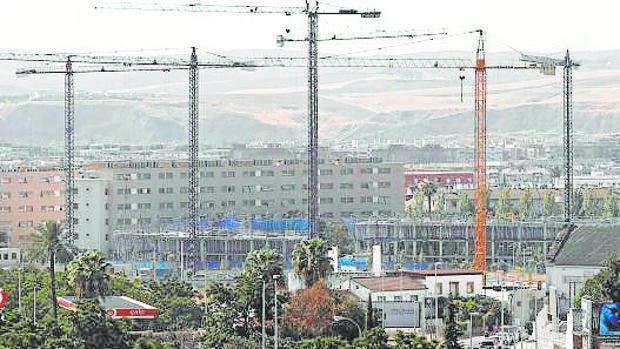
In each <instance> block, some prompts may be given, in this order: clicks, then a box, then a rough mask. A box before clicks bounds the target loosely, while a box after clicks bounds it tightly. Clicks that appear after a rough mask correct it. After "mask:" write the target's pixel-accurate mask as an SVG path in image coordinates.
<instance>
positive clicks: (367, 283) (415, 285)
mask: <svg viewBox="0 0 620 349" xmlns="http://www.w3.org/2000/svg"><path fill="white" fill-rule="evenodd" d="M353 280H355V281H356V282H357V283H359V284H361V285H362V286H364V287H366V288H368V289H370V290H373V291H400V290H406V291H412V290H425V289H426V286H425V285H424V284H423V283H422V282H421V281H420V280H418V279H416V278H415V277H412V276H411V275H407V274H404V273H403V275H402V278H401V276H400V275H398V276H379V277H369V278H354V279H353Z"/></svg>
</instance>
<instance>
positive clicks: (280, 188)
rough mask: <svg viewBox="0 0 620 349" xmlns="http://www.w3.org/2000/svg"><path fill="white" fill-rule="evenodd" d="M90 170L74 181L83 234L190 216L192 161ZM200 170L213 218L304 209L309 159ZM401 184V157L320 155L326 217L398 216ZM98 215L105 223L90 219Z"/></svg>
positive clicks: (202, 209)
mask: <svg viewBox="0 0 620 349" xmlns="http://www.w3.org/2000/svg"><path fill="white" fill-rule="evenodd" d="M84 173H88V175H83V176H77V177H76V183H75V187H76V196H75V203H76V209H75V217H76V218H77V221H76V223H77V224H76V233H77V234H78V237H79V239H82V237H83V234H87V233H88V234H91V233H95V232H100V234H103V235H104V240H103V241H105V236H106V234H107V235H108V239H109V238H110V234H112V235H113V234H114V233H115V232H158V231H160V230H161V229H166V227H167V225H168V223H170V222H171V221H173V220H178V219H179V218H181V219H182V218H185V217H187V211H188V166H187V161H106V162H94V163H90V164H89V165H87V166H85V167H84ZM198 174H199V195H198V196H199V205H198V215H199V216H200V218H203V219H206V220H207V221H209V222H212V221H214V220H217V219H221V218H223V217H231V216H232V217H237V218H239V219H249V218H255V217H263V218H287V217H305V216H306V212H307V164H306V162H305V161H303V160H299V159H291V160H286V159H284V160H274V159H268V160H230V159H229V160H221V159H219V160H201V161H200V162H199V170H198ZM94 183H98V184H97V185H94ZM403 189H404V177H403V167H402V164H400V163H384V162H382V161H381V159H377V158H339V159H336V160H327V159H320V161H319V207H320V214H321V217H322V219H324V220H326V221H331V220H338V221H340V220H341V219H342V218H350V217H356V218H361V217H391V216H395V215H400V214H401V212H403V202H404V200H403V199H404V197H403ZM87 191H88V193H89V195H88V196H86V192H87ZM97 200H100V202H104V203H105V204H104V205H103V206H100V207H98V210H100V211H104V212H98V213H94V212H91V211H88V212H90V213H86V212H87V211H86V210H92V209H94V207H95V205H96V201H97ZM94 216H96V217H98V218H96V219H95V218H92V217H94ZM89 217H91V218H89ZM86 219H88V221H86ZM95 221H96V222H98V223H96V224H98V225H99V228H97V227H94V226H92V225H93V224H95ZM84 238H86V236H84ZM100 241H101V240H100ZM89 244H90V243H89ZM103 245H105V244H103ZM103 245H102V246H103Z"/></svg>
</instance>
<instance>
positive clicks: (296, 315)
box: [284, 281, 334, 337]
mask: <svg viewBox="0 0 620 349" xmlns="http://www.w3.org/2000/svg"><path fill="white" fill-rule="evenodd" d="M333 320H334V301H333V299H332V297H331V293H330V290H329V289H328V288H327V286H326V285H325V284H324V283H323V282H321V281H319V282H317V283H315V284H314V285H312V287H311V288H307V289H303V290H299V291H297V292H296V293H295V294H294V295H293V296H292V297H291V299H290V301H289V303H288V306H287V307H286V309H285V311H284V323H285V324H288V325H289V326H291V327H292V328H294V329H296V330H297V331H299V332H301V333H302V334H303V335H304V336H307V337H316V336H319V335H321V334H323V333H325V331H326V330H327V329H329V328H331V325H332V322H333Z"/></svg>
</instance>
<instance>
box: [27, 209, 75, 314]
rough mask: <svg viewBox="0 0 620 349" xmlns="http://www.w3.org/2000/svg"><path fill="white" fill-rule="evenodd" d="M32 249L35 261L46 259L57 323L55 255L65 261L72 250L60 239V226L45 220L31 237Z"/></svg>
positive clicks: (31, 253) (31, 252) (55, 222)
mask: <svg viewBox="0 0 620 349" xmlns="http://www.w3.org/2000/svg"><path fill="white" fill-rule="evenodd" d="M32 240H33V245H32V246H33V248H32V249H31V250H30V253H29V254H30V257H31V258H33V259H36V260H42V259H43V260H44V259H47V260H48V261H49V274H50V279H51V282H50V290H51V294H50V297H51V302H52V317H53V318H54V321H55V322H56V321H58V315H57V310H58V305H57V304H56V267H55V262H56V255H59V256H61V257H62V259H63V260H66V259H67V258H68V257H69V256H72V255H73V254H74V253H73V249H72V248H70V247H69V245H68V244H66V243H65V242H64V241H63V240H62V239H61V229H60V224H59V223H58V222H57V221H55V220H51V219H50V220H47V221H45V222H43V224H42V225H41V226H40V227H39V229H38V233H37V234H36V235H34V236H33V237H32Z"/></svg>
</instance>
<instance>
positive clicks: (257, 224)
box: [250, 218, 308, 231]
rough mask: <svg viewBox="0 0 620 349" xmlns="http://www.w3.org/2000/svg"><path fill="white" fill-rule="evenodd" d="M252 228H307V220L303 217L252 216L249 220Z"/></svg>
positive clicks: (269, 229) (270, 229) (271, 229)
mask: <svg viewBox="0 0 620 349" xmlns="http://www.w3.org/2000/svg"><path fill="white" fill-rule="evenodd" d="M250 226H251V227H252V229H256V230H268V231H274V230H305V229H308V220H307V219H305V218H289V219H260V218H253V219H252V220H251V221H250Z"/></svg>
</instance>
